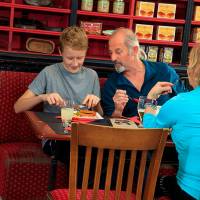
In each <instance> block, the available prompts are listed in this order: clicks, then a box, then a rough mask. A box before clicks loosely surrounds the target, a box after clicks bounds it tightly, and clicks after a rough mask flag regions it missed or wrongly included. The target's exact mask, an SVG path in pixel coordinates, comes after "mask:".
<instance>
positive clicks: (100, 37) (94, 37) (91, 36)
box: [87, 35, 109, 40]
mask: <svg viewBox="0 0 200 200" xmlns="http://www.w3.org/2000/svg"><path fill="white" fill-rule="evenodd" d="M87 36H88V38H89V39H96V40H108V39H109V36H106V35H87Z"/></svg>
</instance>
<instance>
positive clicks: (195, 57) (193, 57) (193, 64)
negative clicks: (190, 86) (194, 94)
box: [188, 44, 200, 85]
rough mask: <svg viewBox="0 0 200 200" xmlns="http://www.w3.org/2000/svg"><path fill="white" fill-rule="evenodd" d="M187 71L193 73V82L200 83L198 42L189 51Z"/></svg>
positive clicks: (199, 48) (199, 45)
mask: <svg viewBox="0 0 200 200" xmlns="http://www.w3.org/2000/svg"><path fill="white" fill-rule="evenodd" d="M188 71H189V73H192V74H193V77H194V81H195V83H196V84H197V85H200V44H197V45H196V46H194V47H193V48H192V49H191V51H190V54H189V66H188Z"/></svg>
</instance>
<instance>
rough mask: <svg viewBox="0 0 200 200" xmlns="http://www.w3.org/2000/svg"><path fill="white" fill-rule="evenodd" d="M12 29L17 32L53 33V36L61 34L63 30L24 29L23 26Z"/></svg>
mask: <svg viewBox="0 0 200 200" xmlns="http://www.w3.org/2000/svg"><path fill="white" fill-rule="evenodd" d="M11 30H12V31H13V32H17V33H33V34H41V35H51V36H59V35H60V33H61V32H55V31H46V30H36V29H23V28H11Z"/></svg>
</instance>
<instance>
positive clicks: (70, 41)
mask: <svg viewBox="0 0 200 200" xmlns="http://www.w3.org/2000/svg"><path fill="white" fill-rule="evenodd" d="M60 46H61V51H63V49H64V47H65V46H67V47H70V48H72V49H75V50H87V49H88V37H87V35H86V33H85V31H84V30H83V29H82V28H80V27H77V26H71V27H67V28H66V29H64V30H63V32H62V33H61V35H60Z"/></svg>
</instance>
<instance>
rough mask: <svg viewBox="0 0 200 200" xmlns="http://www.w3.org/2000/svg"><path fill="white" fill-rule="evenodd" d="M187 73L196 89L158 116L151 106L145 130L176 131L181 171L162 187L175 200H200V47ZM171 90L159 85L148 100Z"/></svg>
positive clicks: (171, 102)
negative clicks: (166, 129) (164, 129)
mask: <svg viewBox="0 0 200 200" xmlns="http://www.w3.org/2000/svg"><path fill="white" fill-rule="evenodd" d="M187 72H188V77H189V82H190V85H191V86H192V87H193V88H194V90H193V91H190V92H186V93H181V94H179V95H177V96H176V97H174V98H172V99H170V100H168V101H167V102H166V103H165V104H164V105H163V106H162V108H161V109H160V112H159V114H158V115H157V116H156V115H155V110H154V109H153V108H154V107H153V105H152V104H151V103H150V104H149V103H147V104H146V110H145V115H144V119H143V125H144V127H145V128H153V127H154V128H172V133H171V136H172V140H173V142H174V143H175V146H176V150H177V153H178V160H179V168H178V172H177V175H176V178H174V177H164V178H161V179H160V185H161V188H162V190H164V192H166V193H167V194H168V195H169V196H170V197H171V199H173V200H184V199H185V200H186V199H187V200H190V199H197V200H200V156H199V155H200V103H199V102H200V46H197V47H194V48H193V49H192V50H191V52H190V57H189V67H188V70H187ZM171 87H173V86H172V85H171V84H170V83H157V84H156V85H155V86H154V88H152V90H151V91H150V92H149V94H148V96H147V98H148V99H155V98H158V97H159V95H160V94H163V92H164V93H168V92H171V91H172V89H171Z"/></svg>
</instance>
